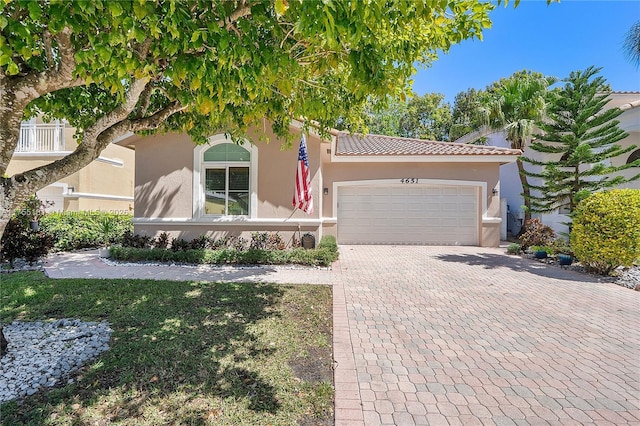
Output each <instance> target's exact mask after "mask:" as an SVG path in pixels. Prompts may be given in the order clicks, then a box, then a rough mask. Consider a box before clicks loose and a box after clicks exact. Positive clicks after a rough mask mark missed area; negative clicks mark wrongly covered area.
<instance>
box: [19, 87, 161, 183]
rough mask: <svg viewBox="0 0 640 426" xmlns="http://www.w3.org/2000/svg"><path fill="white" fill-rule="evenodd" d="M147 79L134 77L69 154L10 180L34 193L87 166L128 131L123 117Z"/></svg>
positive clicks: (131, 107)
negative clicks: (121, 97) (116, 103)
mask: <svg viewBox="0 0 640 426" xmlns="http://www.w3.org/2000/svg"><path fill="white" fill-rule="evenodd" d="M148 82H149V79H148V78H145V79H140V80H134V81H133V82H132V83H131V86H130V87H129V90H128V91H127V93H126V95H125V101H124V103H123V104H122V105H121V106H119V107H118V108H116V109H114V110H113V111H111V112H110V113H108V114H106V115H104V116H103V117H100V118H99V119H98V120H96V122H95V123H94V124H93V125H91V126H89V127H88V128H87V129H85V131H84V134H83V137H82V141H81V142H80V143H79V144H78V146H77V148H76V149H75V150H74V151H73V152H72V153H71V154H69V155H67V156H66V157H63V158H61V159H59V160H56V161H54V162H52V163H49V164H46V165H43V166H40V167H37V168H34V169H31V170H28V171H25V172H23V173H19V174H16V175H14V176H13V177H12V179H14V181H15V182H17V183H18V184H19V185H20V186H22V187H23V188H27V190H28V192H35V191H37V190H38V189H40V188H43V187H45V186H47V185H49V184H51V183H53V182H56V181H58V180H60V179H62V178H63V177H65V176H68V175H70V174H72V173H75V172H76V171H78V170H80V169H81V168H83V167H85V166H87V165H88V164H89V163H91V162H92V161H93V160H95V159H96V158H98V156H99V155H100V153H101V152H102V150H103V149H104V148H105V147H106V146H107V145H109V143H111V141H112V140H113V139H115V138H116V137H117V136H120V135H124V134H125V133H126V132H127V131H129V129H130V128H131V123H130V120H127V116H128V115H129V114H130V113H131V111H133V109H134V108H135V106H136V104H137V102H138V100H139V99H140V95H141V93H142V92H143V91H144V89H145V88H146V86H147V84H148Z"/></svg>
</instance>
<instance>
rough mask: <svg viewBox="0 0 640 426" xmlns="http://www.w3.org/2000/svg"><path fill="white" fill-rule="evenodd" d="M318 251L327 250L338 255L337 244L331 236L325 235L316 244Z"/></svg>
mask: <svg viewBox="0 0 640 426" xmlns="http://www.w3.org/2000/svg"><path fill="white" fill-rule="evenodd" d="M318 249H329V250H330V251H333V252H335V253H336V254H337V253H338V242H337V241H336V237H334V236H333V235H325V236H323V237H322V238H321V239H320V242H319V243H318ZM336 259H337V258H336Z"/></svg>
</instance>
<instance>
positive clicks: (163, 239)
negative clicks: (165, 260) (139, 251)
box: [153, 232, 169, 249]
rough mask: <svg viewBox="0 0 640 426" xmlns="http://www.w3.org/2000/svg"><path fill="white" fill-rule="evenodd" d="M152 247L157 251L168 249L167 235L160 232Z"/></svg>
mask: <svg viewBox="0 0 640 426" xmlns="http://www.w3.org/2000/svg"><path fill="white" fill-rule="evenodd" d="M153 246H154V247H155V248H159V249H166V248H167V247H169V234H168V233H167V232H162V233H161V234H160V235H158V238H156V240H155V243H154V244H153Z"/></svg>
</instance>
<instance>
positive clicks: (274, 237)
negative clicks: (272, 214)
mask: <svg viewBox="0 0 640 426" xmlns="http://www.w3.org/2000/svg"><path fill="white" fill-rule="evenodd" d="M285 247H286V244H285V242H284V240H283V239H282V237H281V236H280V234H278V233H277V232H254V233H253V234H251V242H250V243H249V248H251V249H255V250H284V248H285Z"/></svg>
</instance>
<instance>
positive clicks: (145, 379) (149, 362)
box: [0, 272, 333, 425]
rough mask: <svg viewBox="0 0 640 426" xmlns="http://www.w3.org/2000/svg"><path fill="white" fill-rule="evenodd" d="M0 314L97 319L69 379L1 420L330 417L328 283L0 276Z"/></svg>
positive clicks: (313, 420)
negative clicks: (99, 335) (99, 342)
mask: <svg viewBox="0 0 640 426" xmlns="http://www.w3.org/2000/svg"><path fill="white" fill-rule="evenodd" d="M0 300H1V301H2V303H1V305H0V306H1V307H0V321H1V322H11V321H14V320H29V321H30V320H48V319H59V318H79V319H82V320H85V321H102V320H106V321H108V322H109V323H110V325H111V328H112V329H113V334H112V338H111V349H110V350H109V351H107V352H105V353H103V354H102V356H101V357H100V358H99V359H97V360H95V361H94V362H93V363H92V364H91V365H88V366H87V367H86V368H85V369H84V370H83V371H81V372H80V373H79V374H78V375H77V377H76V380H75V381H74V383H72V384H66V385H64V386H61V387H57V388H53V389H48V390H46V391H41V392H39V393H38V394H36V395H34V396H32V397H28V398H26V399H25V400H23V401H22V402H16V401H10V402H7V403H5V404H3V405H2V406H0V419H1V420H0V422H1V423H2V424H3V425H14V424H16V425H17V424H19V425H23V424H30V425H54V424H55V425H71V424H73V425H82V424H122V425H160V424H181V425H182V424H184V425H208V424H216V425H298V424H302V425H308V424H332V423H333V386H332V377H333V375H332V371H331V367H332V365H331V289H330V288H329V287H326V286H311V285H295V286H293V285H290V286H287V285H274V284H227V283H207V282H173V281H151V280H85V279H65V280H51V279H49V278H47V277H45V276H44V275H43V274H42V273H40V272H21V273H13V274H7V275H3V276H2V285H1V286H0Z"/></svg>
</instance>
